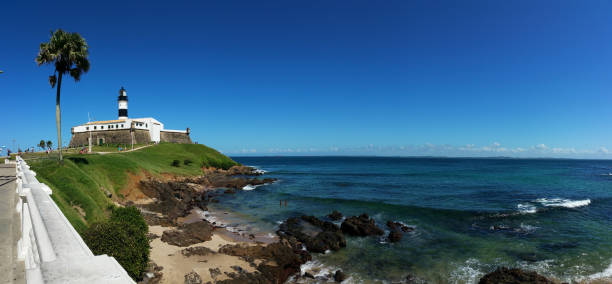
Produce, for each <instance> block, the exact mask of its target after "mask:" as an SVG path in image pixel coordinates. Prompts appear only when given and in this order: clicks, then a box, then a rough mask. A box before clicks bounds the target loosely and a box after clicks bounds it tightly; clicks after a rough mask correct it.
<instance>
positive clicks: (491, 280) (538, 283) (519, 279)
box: [478, 267, 555, 284]
mask: <svg viewBox="0 0 612 284" xmlns="http://www.w3.org/2000/svg"><path fill="white" fill-rule="evenodd" d="M478 283H479V284H523V283H525V284H527V283H533V284H553V283H555V282H553V281H551V280H549V279H548V278H546V277H544V276H542V275H539V274H537V273H535V272H533V271H526V270H522V269H519V268H506V267H499V268H497V270H495V271H493V272H491V273H489V274H487V275H485V276H483V277H482V278H480V281H479V282H478Z"/></svg>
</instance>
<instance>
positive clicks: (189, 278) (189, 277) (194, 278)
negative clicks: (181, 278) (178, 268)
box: [185, 271, 202, 284]
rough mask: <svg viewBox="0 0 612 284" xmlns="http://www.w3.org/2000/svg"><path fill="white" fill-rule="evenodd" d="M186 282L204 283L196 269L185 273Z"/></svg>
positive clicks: (189, 283)
mask: <svg viewBox="0 0 612 284" xmlns="http://www.w3.org/2000/svg"><path fill="white" fill-rule="evenodd" d="M185 284H202V278H201V277H200V275H199V274H197V273H196V272H195V271H191V272H189V273H187V274H185Z"/></svg>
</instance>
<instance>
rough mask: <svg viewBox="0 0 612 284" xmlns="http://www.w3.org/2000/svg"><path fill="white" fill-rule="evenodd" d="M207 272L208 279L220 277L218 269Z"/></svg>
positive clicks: (210, 269)
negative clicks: (208, 274)
mask: <svg viewBox="0 0 612 284" xmlns="http://www.w3.org/2000/svg"><path fill="white" fill-rule="evenodd" d="M208 272H209V273H210V277H211V278H212V279H216V278H217V276H219V275H221V270H220V269H219V268H209V269H208Z"/></svg>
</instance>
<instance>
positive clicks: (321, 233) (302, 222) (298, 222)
mask: <svg viewBox="0 0 612 284" xmlns="http://www.w3.org/2000/svg"><path fill="white" fill-rule="evenodd" d="M278 235H279V236H281V238H286V237H294V238H295V239H297V240H298V241H300V242H302V243H304V245H305V246H306V249H307V250H308V251H310V252H316V253H324V252H325V251H327V250H333V251H336V250H339V249H340V248H343V247H346V240H345V239H344V234H342V231H341V230H340V228H339V227H338V226H337V225H336V224H334V223H332V222H328V221H322V220H320V219H318V218H316V217H314V216H306V215H303V216H301V217H299V218H297V217H293V218H289V219H287V220H285V222H283V223H282V224H281V225H280V226H279V231H278Z"/></svg>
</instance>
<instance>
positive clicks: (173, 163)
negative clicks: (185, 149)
mask: <svg viewBox="0 0 612 284" xmlns="http://www.w3.org/2000/svg"><path fill="white" fill-rule="evenodd" d="M180 165H181V162H179V160H174V161H172V166H173V167H178V166H180Z"/></svg>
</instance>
